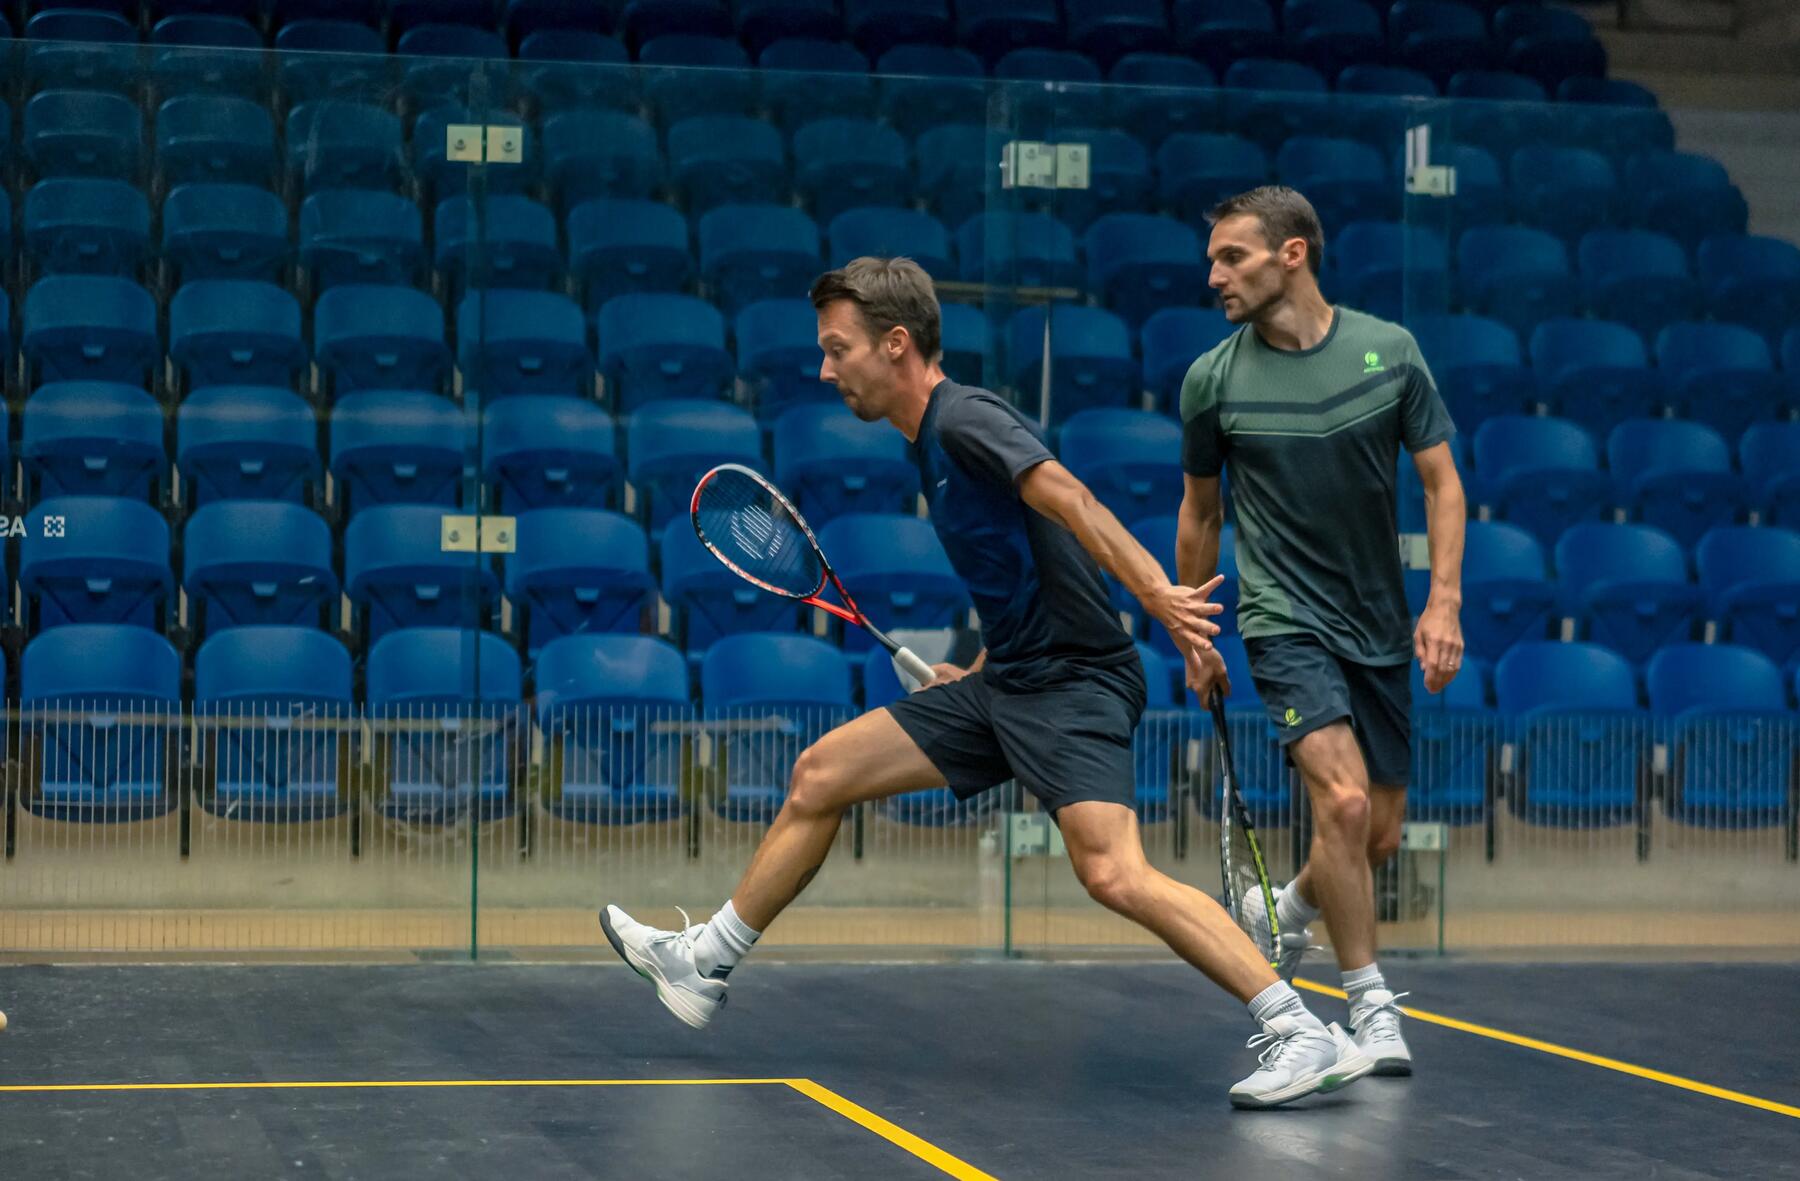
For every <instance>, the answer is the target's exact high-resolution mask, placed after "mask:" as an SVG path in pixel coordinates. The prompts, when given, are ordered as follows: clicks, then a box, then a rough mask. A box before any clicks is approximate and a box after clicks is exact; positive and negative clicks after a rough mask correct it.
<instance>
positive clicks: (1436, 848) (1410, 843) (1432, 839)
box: [1400, 821, 1450, 853]
mask: <svg viewBox="0 0 1800 1181" xmlns="http://www.w3.org/2000/svg"><path fill="white" fill-rule="evenodd" d="M1400 847H1401V848H1402V849H1406V850H1408V851H1409V852H1413V853H1442V852H1443V851H1444V850H1446V849H1448V848H1449V847H1450V826H1449V825H1448V824H1432V823H1421V822H1419V821H1408V822H1406V823H1405V824H1402V825H1401V826H1400Z"/></svg>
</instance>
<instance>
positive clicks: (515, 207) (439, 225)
mask: <svg viewBox="0 0 1800 1181" xmlns="http://www.w3.org/2000/svg"><path fill="white" fill-rule="evenodd" d="M432 242H433V247H432V249H433V254H434V261H435V262H436V264H437V269H438V272H439V273H440V274H442V275H444V276H445V277H446V278H447V279H449V281H450V285H451V292H452V294H453V295H458V296H460V295H461V294H462V293H463V291H465V290H466V289H467V288H468V287H469V286H470V279H471V273H472V272H473V273H474V274H479V275H480V276H481V285H482V286H488V287H509V288H522V289H528V290H541V289H542V288H545V287H549V286H551V284H552V283H554V282H555V280H556V277H557V276H558V275H560V274H561V273H562V269H563V267H562V248H561V247H560V246H559V245H558V244H557V231H556V215H555V214H554V213H552V212H551V211H550V210H549V208H548V207H546V206H544V205H540V204H538V203H537V202H536V201H533V200H532V199H531V198H529V197H521V196H517V195H516V194H510V193H495V194H491V195H489V196H488V197H486V198H485V199H484V200H483V201H482V203H481V212H480V214H479V215H478V214H477V213H476V210H475V203H474V201H473V200H472V199H471V198H469V197H451V198H449V199H448V200H446V201H441V202H439V203H438V207H437V213H436V215H435V216H434V217H433V219H432Z"/></svg>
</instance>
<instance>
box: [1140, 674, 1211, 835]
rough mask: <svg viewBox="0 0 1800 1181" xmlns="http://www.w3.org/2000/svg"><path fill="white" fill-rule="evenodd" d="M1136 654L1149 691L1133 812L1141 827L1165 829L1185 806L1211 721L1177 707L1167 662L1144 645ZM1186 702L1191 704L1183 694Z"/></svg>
mask: <svg viewBox="0 0 1800 1181" xmlns="http://www.w3.org/2000/svg"><path fill="white" fill-rule="evenodd" d="M1137 650H1138V663H1139V664H1140V665H1142V666H1143V670H1144V682H1145V685H1146V686H1147V688H1148V692H1147V693H1146V695H1145V703H1144V712H1143V715H1142V716H1141V717H1140V718H1139V719H1138V724H1137V730H1136V732H1135V733H1133V735H1132V740H1131V757H1132V771H1133V775H1132V778H1133V781H1134V783H1135V791H1134V796H1135V800H1134V810H1135V811H1136V812H1137V816H1138V820H1139V821H1140V822H1141V823H1143V824H1163V823H1166V822H1167V821H1168V820H1170V819H1171V818H1172V817H1174V816H1175V815H1176V814H1177V813H1178V812H1179V811H1180V810H1181V809H1182V808H1184V807H1186V805H1187V799H1186V797H1187V794H1188V791H1189V783H1188V780H1189V779H1190V778H1191V777H1192V774H1193V772H1194V771H1195V770H1196V769H1197V766H1196V764H1197V763H1198V758H1199V751H1200V749H1201V743H1202V742H1203V741H1205V740H1206V739H1209V738H1211V737H1212V733H1211V731H1212V725H1211V718H1210V716H1209V715H1207V714H1205V713H1202V712H1201V711H1199V710H1197V709H1179V708H1177V707H1176V699H1175V692H1174V681H1173V678H1172V676H1171V673H1170V670H1169V666H1168V662H1167V661H1165V660H1164V659H1163V658H1162V656H1161V654H1160V653H1158V652H1156V651H1155V650H1154V649H1152V648H1151V647H1150V646H1149V645H1148V644H1145V643H1144V642H1143V641H1141V640H1140V641H1139V642H1138V645H1137ZM1182 697H1183V698H1184V699H1185V700H1186V701H1188V702H1189V703H1191V702H1192V700H1193V699H1192V698H1191V697H1188V696H1187V694H1186V693H1185V692H1183V694H1182Z"/></svg>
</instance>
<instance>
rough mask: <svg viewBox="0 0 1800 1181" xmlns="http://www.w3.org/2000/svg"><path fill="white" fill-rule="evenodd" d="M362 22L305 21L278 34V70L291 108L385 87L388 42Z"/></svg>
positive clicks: (291, 23) (286, 26) (292, 23)
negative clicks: (296, 104) (295, 104)
mask: <svg viewBox="0 0 1800 1181" xmlns="http://www.w3.org/2000/svg"><path fill="white" fill-rule="evenodd" d="M379 20H380V16H379V14H375V16H374V19H373V20H372V21H370V22H369V23H366V24H365V23H363V22H362V21H360V20H356V19H352V20H337V19H332V18H330V17H310V16H309V17H307V18H306V19H297V20H293V21H289V22H286V23H283V24H282V25H281V27H280V29H279V31H278V32H277V33H276V34H275V60H276V70H277V72H278V74H279V76H280V79H281V90H282V93H283V94H284V95H286V97H287V100H288V102H290V103H305V102H311V101H315V100H317V99H322V98H328V97H330V96H331V95H334V94H354V93H358V92H361V93H365V94H367V93H371V92H373V91H376V90H379V89H384V88H386V87H387V86H388V85H389V83H388V81H387V70H388V61H387V51H388V47H387V40H386V38H384V37H383V36H382V35H381V34H380V33H378V32H376V30H375V29H374V28H373V25H374V24H375V23H377V22H379Z"/></svg>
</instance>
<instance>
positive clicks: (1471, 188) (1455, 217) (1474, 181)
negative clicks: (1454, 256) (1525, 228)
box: [1444, 144, 1507, 242]
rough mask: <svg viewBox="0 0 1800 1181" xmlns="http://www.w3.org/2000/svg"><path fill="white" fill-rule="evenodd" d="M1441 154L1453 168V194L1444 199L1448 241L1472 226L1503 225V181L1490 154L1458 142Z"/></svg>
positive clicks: (1504, 219) (1504, 189) (1504, 207)
mask: <svg viewBox="0 0 1800 1181" xmlns="http://www.w3.org/2000/svg"><path fill="white" fill-rule="evenodd" d="M1444 154H1445V155H1446V156H1448V157H1449V158H1450V166H1451V167H1452V168H1454V169H1456V195H1455V196H1453V197H1451V198H1449V199H1448V200H1446V201H1445V202H1444V204H1445V205H1447V206H1448V207H1449V221H1450V227H1449V229H1450V239H1451V241H1452V242H1454V241H1455V240H1456V239H1457V238H1458V237H1459V236H1460V235H1461V234H1462V233H1463V231H1465V230H1468V229H1470V228H1472V227H1474V226H1492V225H1502V224H1504V223H1505V222H1506V217H1507V213H1506V181H1505V179H1504V178H1503V177H1502V176H1501V175H1500V165H1499V163H1498V162H1497V161H1496V160H1495V159H1494V156H1493V153H1491V152H1488V151H1486V150H1484V149H1482V148H1478V147H1474V146H1472V145H1470V144H1459V145H1457V146H1456V147H1453V148H1451V149H1450V150H1449V151H1448V152H1445V153H1444Z"/></svg>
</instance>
